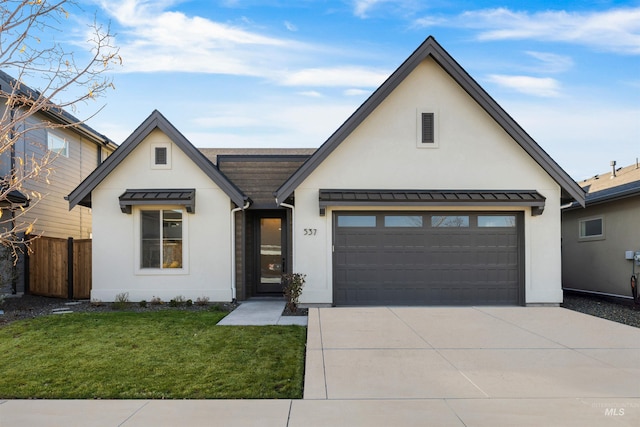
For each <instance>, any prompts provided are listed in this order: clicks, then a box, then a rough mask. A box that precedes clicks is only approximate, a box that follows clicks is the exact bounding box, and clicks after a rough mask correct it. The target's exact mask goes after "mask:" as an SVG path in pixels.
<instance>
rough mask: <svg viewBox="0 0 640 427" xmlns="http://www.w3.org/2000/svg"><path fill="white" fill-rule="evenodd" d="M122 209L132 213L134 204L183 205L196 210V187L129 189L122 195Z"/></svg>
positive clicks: (124, 211)
mask: <svg viewBox="0 0 640 427" xmlns="http://www.w3.org/2000/svg"><path fill="white" fill-rule="evenodd" d="M118 199H119V200H120V210H121V211H122V212H123V213H126V214H130V213H131V206H133V205H182V206H184V207H185V208H186V210H187V212H189V213H194V212H195V211H196V189H195V188H171V189H160V190H159V189H153V190H129V189H128V190H127V191H125V192H124V193H122V195H120V197H119V198H118Z"/></svg>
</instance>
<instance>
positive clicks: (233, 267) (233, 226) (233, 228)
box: [231, 199, 251, 302]
mask: <svg viewBox="0 0 640 427" xmlns="http://www.w3.org/2000/svg"><path fill="white" fill-rule="evenodd" d="M250 204H251V202H250V201H249V200H248V199H245V204H244V206H242V207H237V208H234V209H231V302H236V212H239V211H242V212H243V213H244V210H245V209H247V208H248V207H249V205H250ZM243 227H244V224H243ZM244 267H245V266H244V265H243V266H242V268H244Z"/></svg>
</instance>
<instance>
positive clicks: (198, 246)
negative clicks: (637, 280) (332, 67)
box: [68, 37, 584, 305]
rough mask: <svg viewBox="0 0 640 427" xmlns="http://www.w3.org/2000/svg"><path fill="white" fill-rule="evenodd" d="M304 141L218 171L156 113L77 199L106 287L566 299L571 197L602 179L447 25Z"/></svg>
mask: <svg viewBox="0 0 640 427" xmlns="http://www.w3.org/2000/svg"><path fill="white" fill-rule="evenodd" d="M205 153H206V151H205ZM298 154H299V155H298V156H295V155H294V156H291V155H287V154H286V153H276V154H274V155H271V156H270V155H260V153H258V154H255V155H247V156H233V155H230V156H224V155H222V156H220V157H219V158H217V159H215V160H216V163H217V166H216V165H215V164H214V163H213V162H211V161H209V160H208V159H207V158H206V157H205V155H204V154H203V153H202V152H200V151H198V150H197V149H195V148H194V147H193V145H192V144H191V143H189V141H187V139H186V138H185V137H184V136H183V135H182V134H180V132H178V130H176V129H175V128H174V127H173V126H172V125H171V124H170V123H169V122H168V121H167V119H166V118H165V117H164V116H162V115H161V114H160V113H159V112H157V111H154V112H153V113H152V114H151V115H150V116H149V117H148V118H147V119H146V120H145V121H144V122H143V123H142V124H141V125H140V126H139V127H138V129H136V131H134V133H133V134H132V135H131V136H130V137H129V138H128V139H127V140H126V141H125V142H124V143H123V144H122V145H121V146H120V147H119V148H118V149H117V150H116V151H115V153H114V154H113V155H112V156H111V157H109V158H108V159H107V160H106V161H105V162H104V163H103V164H102V165H101V166H100V167H99V168H98V169H97V170H96V171H94V172H93V173H92V174H91V175H90V176H89V177H88V178H87V179H86V180H85V181H84V182H83V183H82V184H81V185H80V186H78V188H76V189H75V190H74V191H73V192H71V194H70V195H69V197H68V199H69V207H70V209H73V208H74V207H75V206H76V205H81V206H85V207H91V208H92V210H93V232H94V234H93V256H94V258H93V259H94V265H93V290H92V297H93V298H97V299H101V300H103V301H111V300H113V299H114V298H115V296H116V295H117V294H120V293H124V292H128V293H129V297H130V298H131V299H132V300H141V299H146V300H149V299H151V298H152V297H154V296H155V297H159V298H162V299H163V300H168V299H171V298H174V297H176V296H178V295H182V296H184V297H186V298H192V299H195V298H197V297H201V296H207V297H209V298H210V299H211V300H212V301H213V300H217V301H230V300H233V299H246V298H251V297H254V296H260V295H278V294H279V293H280V292H281V286H280V274H281V273H282V272H298V273H304V274H306V275H307V277H306V285H305V288H304V290H303V293H302V296H301V299H300V301H301V302H302V303H307V304H336V305H376V304H400V305H415V304H429V305H438V304H440V305H487V304H490V305H496V304H501V305H525V304H558V303H560V302H561V301H562V286H561V265H560V261H561V260H560V251H561V248H560V235H561V229H560V206H561V204H563V203H569V202H573V201H576V202H577V203H579V204H584V192H583V191H582V189H581V188H580V187H579V186H578V185H577V184H576V183H575V182H574V181H573V180H572V179H571V178H570V177H569V176H568V175H567V174H566V173H565V172H564V171H563V170H562V169H561V168H560V167H559V166H558V165H557V164H556V163H555V162H554V161H553V160H552V159H551V158H550V157H549V155H548V154H547V153H545V152H544V151H543V150H542V149H541V148H540V147H539V146H538V145H537V144H536V143H535V141H533V140H532V139H531V137H529V136H528V134H527V133H526V132H524V130H522V129H521V128H520V126H518V124H517V123H515V121H514V120H513V119H512V118H511V117H510V116H509V115H508V114H507V113H506V112H505V111H504V110H502V108H500V106H498V104H496V102H495V101H494V100H493V99H492V98H491V97H490V96H489V95H488V94H487V93H486V92H485V91H484V90H483V89H482V88H481V87H480V86H479V85H478V84H477V83H476V82H475V81H474V80H473V79H472V78H471V77H470V76H469V75H468V74H467V73H466V72H465V71H464V70H463V69H462V68H461V67H460V65H458V64H457V63H456V62H455V60H454V59H453V58H451V57H450V56H449V54H448V53H447V52H446V51H445V50H444V49H443V48H442V47H441V46H440V45H439V44H438V43H437V42H436V41H435V40H434V39H433V38H432V37H429V38H428V39H427V40H426V41H425V42H424V43H423V44H422V45H421V46H420V47H419V48H418V49H417V50H416V51H415V52H414V53H413V54H412V55H411V56H410V57H409V58H408V59H407V60H406V61H405V62H404V63H403V64H402V65H401V66H400V67H399V68H398V69H397V70H396V71H395V72H394V73H393V74H392V75H391V76H390V77H389V79H387V81H386V82H385V83H384V84H383V85H382V86H381V87H380V88H378V89H377V90H376V91H375V92H374V93H373V95H371V97H370V98H369V99H368V100H367V101H366V102H365V103H364V104H363V105H362V106H361V107H360V108H359V109H358V110H357V111H356V112H355V113H354V114H353V115H352V116H351V117H349V118H348V119H347V121H346V122H345V123H344V124H343V125H342V126H341V127H340V128H339V129H338V130H337V131H336V132H335V133H334V134H333V135H332V136H331V137H330V138H329V139H328V140H327V141H326V142H325V143H324V144H323V145H322V146H321V147H320V148H319V149H318V150H316V151H315V152H314V153H313V155H311V156H310V157H309V158H308V159H306V160H305V158H304V156H305V155H307V154H308V153H298ZM298 165H301V166H299V167H298ZM270 190H273V193H272V195H271V197H269V191H270Z"/></svg>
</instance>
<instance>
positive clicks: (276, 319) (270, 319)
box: [0, 299, 307, 427]
mask: <svg viewBox="0 0 640 427" xmlns="http://www.w3.org/2000/svg"><path fill="white" fill-rule="evenodd" d="M284 304H285V303H284V300H282V299H251V300H249V301H243V302H242V303H241V304H240V305H239V306H238V307H237V308H236V309H235V310H233V311H232V312H231V313H229V315H228V316H226V317H225V318H224V319H222V320H221V321H220V322H218V325H220V326H266V325H300V326H306V325H307V316H283V315H282V311H283V310H284ZM0 427H2V426H0Z"/></svg>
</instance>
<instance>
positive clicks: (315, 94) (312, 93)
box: [298, 90, 323, 98]
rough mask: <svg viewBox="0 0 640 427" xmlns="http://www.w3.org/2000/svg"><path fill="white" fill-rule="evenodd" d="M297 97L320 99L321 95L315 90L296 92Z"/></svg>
mask: <svg viewBox="0 0 640 427" xmlns="http://www.w3.org/2000/svg"><path fill="white" fill-rule="evenodd" d="M298 95H302V96H308V97H310V98H322V97H323V95H322V94H321V93H320V92H318V91H316V90H307V91H303V92H298Z"/></svg>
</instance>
